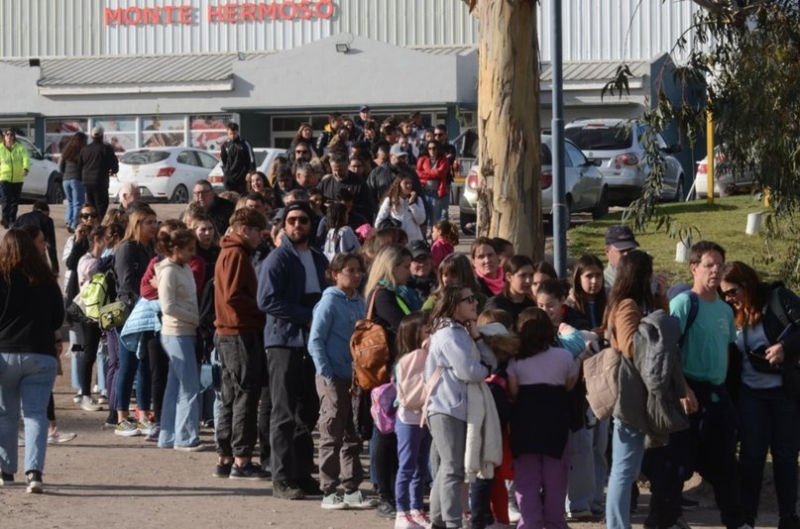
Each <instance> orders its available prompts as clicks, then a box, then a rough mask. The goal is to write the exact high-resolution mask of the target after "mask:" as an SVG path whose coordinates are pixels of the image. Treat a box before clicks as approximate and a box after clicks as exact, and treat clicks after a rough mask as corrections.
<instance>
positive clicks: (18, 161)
mask: <svg viewBox="0 0 800 529" xmlns="http://www.w3.org/2000/svg"><path fill="white" fill-rule="evenodd" d="M30 169H31V157H30V154H28V149H26V148H25V146H24V145H22V144H21V143H19V142H17V134H16V133H15V132H14V131H13V130H11V129H8V130H6V131H5V132H4V133H3V145H0V203H2V206H3V215H2V218H0V224H2V226H3V227H4V228H6V229H8V227H9V226H11V225H12V224H13V223H14V221H15V220H17V207H18V206H19V197H20V195H21V194H22V181H23V180H24V179H25V177H26V176H28V172H29V171H30Z"/></svg>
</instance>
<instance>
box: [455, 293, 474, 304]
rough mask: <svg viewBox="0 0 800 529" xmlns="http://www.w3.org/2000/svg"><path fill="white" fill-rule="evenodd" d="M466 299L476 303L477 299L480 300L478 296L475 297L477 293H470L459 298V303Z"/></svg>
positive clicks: (468, 301)
mask: <svg viewBox="0 0 800 529" xmlns="http://www.w3.org/2000/svg"><path fill="white" fill-rule="evenodd" d="M465 301H466V302H467V303H475V302H476V301H478V298H476V297H475V294H470V295H469V296H466V297H463V298H461V299H459V300H458V302H459V303H463V302H465Z"/></svg>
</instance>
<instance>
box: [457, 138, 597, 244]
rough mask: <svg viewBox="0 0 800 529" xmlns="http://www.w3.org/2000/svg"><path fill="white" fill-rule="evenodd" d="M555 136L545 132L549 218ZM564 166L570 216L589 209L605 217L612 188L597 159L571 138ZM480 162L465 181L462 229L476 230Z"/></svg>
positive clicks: (545, 197)
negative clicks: (600, 169)
mask: <svg viewBox="0 0 800 529" xmlns="http://www.w3.org/2000/svg"><path fill="white" fill-rule="evenodd" d="M552 144H553V139H552V136H546V135H542V211H544V212H545V215H547V217H548V219H547V220H550V219H551V217H552V211H551V210H552V208H553V187H552V183H553V170H552V165H553V156H552ZM564 144H565V149H564V150H565V152H564V168H565V171H564V173H565V189H566V196H567V207H568V210H569V214H568V215H567V217H570V216H571V215H572V213H577V212H582V211H589V212H591V213H592V217H593V218H596V219H597V218H601V217H604V216H605V215H607V214H608V205H609V201H608V197H609V195H608V193H609V188H608V185H607V184H606V182H605V180H604V178H603V175H602V174H601V173H600V171H598V169H597V167H596V165H595V162H592V161H591V160H589V159H587V158H586V156H584V154H583V153H582V152H581V150H580V149H579V148H578V147H577V146H576V145H575V144H574V143H572V142H571V141H569V140H565V141H564ZM479 170H480V168H479V166H478V165H477V164H476V165H473V166H472V169H470V172H469V175H467V179H466V180H465V181H464V191H463V192H462V194H461V201H460V203H459V212H460V218H461V222H460V223H461V231H462V232H464V233H473V232H474V231H475V218H476V203H477V201H478V171H479Z"/></svg>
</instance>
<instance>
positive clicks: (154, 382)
mask: <svg viewBox="0 0 800 529" xmlns="http://www.w3.org/2000/svg"><path fill="white" fill-rule="evenodd" d="M144 340H145V343H146V344H147V356H148V359H149V360H150V387H151V388H152V390H151V391H152V395H151V398H152V400H153V406H152V411H153V421H154V422H155V423H160V422H161V408H162V407H163V406H164V392H165V391H167V377H168V376H169V357H168V356H167V353H166V351H164V347H163V346H162V345H161V333H153V332H147V333H146V334H145V337H144Z"/></svg>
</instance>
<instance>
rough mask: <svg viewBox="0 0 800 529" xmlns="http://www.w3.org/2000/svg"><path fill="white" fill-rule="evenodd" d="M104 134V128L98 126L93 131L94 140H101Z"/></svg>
mask: <svg viewBox="0 0 800 529" xmlns="http://www.w3.org/2000/svg"><path fill="white" fill-rule="evenodd" d="M104 132H105V131H104V130H103V127H100V126H97V127H95V128H93V129H92V138H99V137H100V136H102V135H103V133H104Z"/></svg>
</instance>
